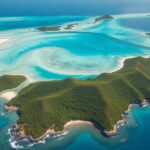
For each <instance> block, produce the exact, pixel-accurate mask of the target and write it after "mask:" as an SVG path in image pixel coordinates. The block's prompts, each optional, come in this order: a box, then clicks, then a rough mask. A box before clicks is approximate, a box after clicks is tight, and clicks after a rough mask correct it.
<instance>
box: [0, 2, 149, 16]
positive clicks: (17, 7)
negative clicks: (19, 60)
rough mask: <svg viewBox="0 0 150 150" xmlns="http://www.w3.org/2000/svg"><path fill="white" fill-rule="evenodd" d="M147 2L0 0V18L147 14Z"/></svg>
mask: <svg viewBox="0 0 150 150" xmlns="http://www.w3.org/2000/svg"><path fill="white" fill-rule="evenodd" d="M149 6H150V1H149V0H122V1H121V0H0V16H49V15H50V16H62V15H70V16H72V15H82V16H83V15H88V16H91V15H106V14H125V13H137V12H138V13H147V12H148V13H149V10H150V8H149Z"/></svg>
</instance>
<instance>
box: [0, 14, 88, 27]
mask: <svg viewBox="0 0 150 150" xmlns="http://www.w3.org/2000/svg"><path fill="white" fill-rule="evenodd" d="M86 18H87V17H85V16H78V17H73V18H72V17H46V18H45V17H44V19H43V18H42V17H30V18H24V17H21V18H18V19H17V20H16V18H15V17H14V18H10V21H9V20H7V22H6V21H0V30H9V29H18V28H30V27H38V26H50V25H62V24H64V23H69V22H72V21H73V22H74V21H79V20H80V21H82V20H83V19H86ZM1 19H2V18H1Z"/></svg>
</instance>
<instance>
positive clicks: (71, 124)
mask: <svg viewBox="0 0 150 150" xmlns="http://www.w3.org/2000/svg"><path fill="white" fill-rule="evenodd" d="M134 57H137V56H131V57H125V58H122V59H121V63H122V65H121V68H122V67H123V66H124V62H125V60H127V59H130V58H134ZM142 57H143V58H149V57H150V56H142ZM117 70H118V69H117ZM147 104H148V101H147V100H145V99H144V100H142V101H141V102H140V103H133V104H129V106H128V108H127V110H125V111H124V112H123V114H121V115H122V117H123V116H125V115H129V112H130V111H131V107H132V106H139V107H145V106H146V105H147ZM8 108H9V107H8ZM11 108H14V110H17V109H18V108H17V107H14V106H10V111H11ZM12 110H13V109H12ZM125 124H126V121H125V120H124V118H123V119H121V120H119V121H117V123H116V124H115V125H114V127H113V129H112V130H110V131H107V130H103V129H99V128H97V127H96V126H95V125H94V123H92V122H89V121H82V120H70V121H68V122H67V123H65V125H64V129H63V130H62V131H58V132H55V130H54V129H48V130H47V131H46V132H45V133H44V134H43V135H42V136H40V137H38V138H36V139H34V138H33V137H32V136H31V135H25V134H24V132H23V131H20V132H16V129H17V128H13V129H12V130H13V132H14V133H15V134H16V135H17V136H18V137H19V139H25V138H26V139H28V140H29V141H32V142H38V141H39V140H41V139H43V138H45V137H46V136H47V135H50V136H58V135H60V134H62V133H64V132H65V131H66V130H67V129H69V128H71V127H74V126H77V125H88V126H94V127H95V128H96V129H98V130H99V131H100V132H101V133H102V135H104V136H106V137H112V136H116V135H117V134H118V133H117V130H118V128H119V127H121V126H123V125H125ZM16 126H17V124H16ZM22 133H23V134H22Z"/></svg>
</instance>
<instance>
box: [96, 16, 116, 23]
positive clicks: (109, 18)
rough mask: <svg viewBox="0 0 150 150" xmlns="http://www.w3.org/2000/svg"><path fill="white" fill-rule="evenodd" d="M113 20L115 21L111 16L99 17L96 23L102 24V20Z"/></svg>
mask: <svg viewBox="0 0 150 150" xmlns="http://www.w3.org/2000/svg"><path fill="white" fill-rule="evenodd" d="M111 19H114V18H113V17H112V16H110V15H105V16H99V17H97V18H95V23H97V22H100V21H102V20H111Z"/></svg>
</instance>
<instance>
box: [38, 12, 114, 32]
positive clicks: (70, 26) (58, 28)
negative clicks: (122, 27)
mask: <svg viewBox="0 0 150 150" xmlns="http://www.w3.org/2000/svg"><path fill="white" fill-rule="evenodd" d="M111 19H113V17H112V16H110V15H105V16H99V17H96V18H95V19H94V23H98V22H100V21H102V20H111ZM76 25H78V23H70V24H68V25H66V26H65V27H62V26H43V27H38V28H37V29H38V30H39V31H51V32H54V31H61V29H63V30H71V29H73V27H74V26H76Z"/></svg>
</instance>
